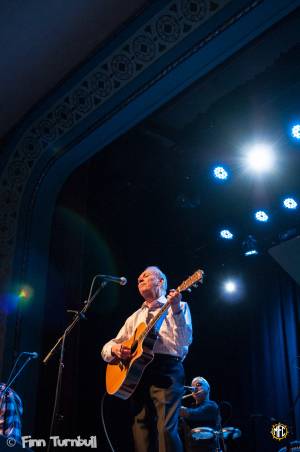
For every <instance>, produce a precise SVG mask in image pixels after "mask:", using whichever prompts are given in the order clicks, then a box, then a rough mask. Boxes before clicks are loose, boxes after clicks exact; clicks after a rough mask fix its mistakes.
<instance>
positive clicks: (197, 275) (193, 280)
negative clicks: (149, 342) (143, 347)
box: [138, 270, 204, 341]
mask: <svg viewBox="0 0 300 452" xmlns="http://www.w3.org/2000/svg"><path fill="white" fill-rule="evenodd" d="M203 274H204V272H203V270H197V271H196V272H195V273H194V274H193V275H192V276H190V277H189V278H187V279H186V280H185V281H183V282H182V283H181V284H180V286H178V287H177V289H176V292H178V293H180V292H182V291H184V290H187V289H189V288H190V287H191V286H192V285H195V283H196V282H198V281H200V282H202V280H203ZM171 303H172V300H170V299H167V301H166V303H165V304H164V305H163V306H162V307H161V308H160V310H159V311H158V313H157V314H156V315H155V316H154V317H153V319H151V320H150V322H149V323H148V325H147V327H146V328H145V330H144V331H143V333H142V334H141V335H140V336H139V338H138V341H143V340H144V338H145V337H146V336H147V334H149V333H150V331H151V330H152V328H153V327H154V325H155V324H156V322H158V320H159V319H160V318H161V316H162V315H163V314H164V313H165V312H166V310H167V309H168V308H169V307H170V305H171Z"/></svg>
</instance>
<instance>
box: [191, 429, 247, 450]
mask: <svg viewBox="0 0 300 452" xmlns="http://www.w3.org/2000/svg"><path fill="white" fill-rule="evenodd" d="M241 434H242V432H241V430H240V429H238V428H236V427H224V428H222V429H221V430H219V431H218V430H214V429H213V428H210V427H196V428H193V429H192V430H191V431H190V437H191V441H192V443H193V445H194V446H199V448H200V447H201V448H207V449H208V450H219V451H220V452H221V451H223V450H225V451H226V450H228V449H227V447H226V446H228V445H229V444H230V443H231V441H232V440H236V439H238V438H240V436H241ZM224 443H225V449H223V448H222V445H224ZM218 444H220V447H221V448H218V447H217V448H216V445H218ZM215 448H216V449H215Z"/></svg>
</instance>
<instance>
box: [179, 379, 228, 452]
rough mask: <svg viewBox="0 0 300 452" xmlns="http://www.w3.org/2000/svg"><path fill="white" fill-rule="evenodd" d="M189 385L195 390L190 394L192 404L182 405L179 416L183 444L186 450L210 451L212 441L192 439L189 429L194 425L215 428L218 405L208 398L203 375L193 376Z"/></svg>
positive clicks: (217, 417)
mask: <svg viewBox="0 0 300 452" xmlns="http://www.w3.org/2000/svg"><path fill="white" fill-rule="evenodd" d="M191 386H192V387H193V388H195V391H194V392H193V393H192V394H191V398H192V400H193V401H192V404H191V406H190V407H186V406H182V407H181V408H180V413H179V416H180V417H181V419H182V420H183V425H184V437H185V446H186V450H187V451H196V450H197V451H198V450H199V451H200V450H201V451H202V450H203V451H210V450H215V444H212V443H214V441H212V442H211V444H209V442H206V441H203V442H202V441H193V437H192V435H191V433H190V431H191V430H192V429H193V428H196V427H207V428H211V429H212V430H217V429H218V426H219V425H220V423H221V419H220V414H219V407H218V405H217V404H216V402H214V401H213V400H210V398H209V393H210V386H209V383H208V381H207V380H205V378H203V377H195V378H194V379H193V380H192V383H191Z"/></svg>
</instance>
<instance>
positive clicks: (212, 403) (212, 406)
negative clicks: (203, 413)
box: [204, 400, 219, 410]
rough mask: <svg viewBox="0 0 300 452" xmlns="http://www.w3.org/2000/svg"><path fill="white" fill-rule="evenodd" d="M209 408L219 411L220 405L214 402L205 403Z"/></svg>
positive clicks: (207, 401)
mask: <svg viewBox="0 0 300 452" xmlns="http://www.w3.org/2000/svg"><path fill="white" fill-rule="evenodd" d="M204 403H205V404H206V406H207V407H208V408H211V409H215V410H217V409H218V408H219V406H218V404H217V403H216V402H214V401H213V400H206V401H205V402H204Z"/></svg>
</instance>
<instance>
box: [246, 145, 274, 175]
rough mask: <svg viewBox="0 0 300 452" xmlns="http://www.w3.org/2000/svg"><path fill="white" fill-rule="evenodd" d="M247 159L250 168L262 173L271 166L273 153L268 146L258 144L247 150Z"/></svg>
mask: <svg viewBox="0 0 300 452" xmlns="http://www.w3.org/2000/svg"><path fill="white" fill-rule="evenodd" d="M247 161H248V166H249V167H250V168H251V169H252V170H254V171H256V172H258V173H262V172H265V171H268V170H270V169H271V168H272V167H273V164H274V154H273V152H272V149H271V147H270V146H267V145H264V144H261V145H259V144H258V145H255V146H254V147H253V148H251V150H249V151H248V153H247Z"/></svg>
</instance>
